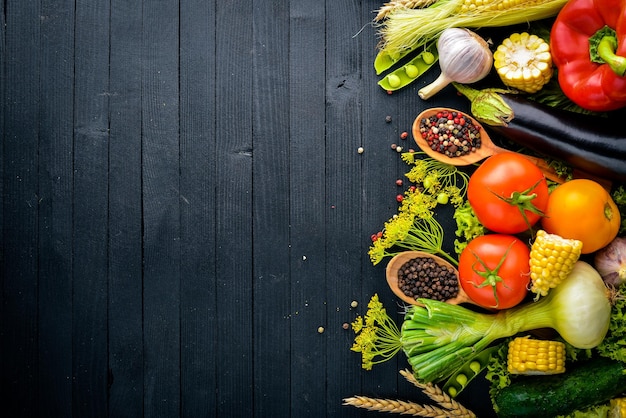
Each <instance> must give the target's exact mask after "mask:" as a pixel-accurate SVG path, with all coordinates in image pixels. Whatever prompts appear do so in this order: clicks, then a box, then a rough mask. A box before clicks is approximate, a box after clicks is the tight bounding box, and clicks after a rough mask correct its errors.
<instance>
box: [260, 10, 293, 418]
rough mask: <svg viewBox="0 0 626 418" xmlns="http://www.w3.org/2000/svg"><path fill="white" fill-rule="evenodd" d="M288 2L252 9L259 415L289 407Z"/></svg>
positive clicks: (282, 413)
mask: <svg viewBox="0 0 626 418" xmlns="http://www.w3.org/2000/svg"><path fill="white" fill-rule="evenodd" d="M288 3H289V2H288V1H286V0H283V1H275V0H269V1H261V2H255V7H254V14H253V30H254V32H253V57H252V62H253V65H254V72H253V74H254V78H253V86H252V88H253V103H254V107H253V115H254V120H253V125H252V132H253V138H252V140H253V146H254V157H253V158H254V159H253V165H252V167H253V172H252V175H253V179H252V180H253V185H254V189H253V190H254V194H253V196H252V203H253V207H254V217H253V221H252V225H253V240H252V242H253V244H254V250H253V251H254V253H253V263H254V264H253V272H254V281H253V284H254V296H253V297H254V304H253V307H254V317H253V318H254V346H253V350H254V366H255V367H254V390H255V393H256V394H257V395H256V396H255V397H254V409H255V414H257V415H259V416H268V415H272V416H277V417H279V416H288V415H289V413H290V409H289V408H290V402H289V401H290V393H289V382H290V373H289V372H290V366H289V360H290V347H289V341H290V336H289V330H290V326H289V321H288V319H287V318H288V314H289V310H290V301H289V296H290V285H291V281H290V276H289V267H290V252H289V242H290V234H289V193H290V190H289V185H290V182H289V135H290V132H289V104H290V102H289V4H288Z"/></svg>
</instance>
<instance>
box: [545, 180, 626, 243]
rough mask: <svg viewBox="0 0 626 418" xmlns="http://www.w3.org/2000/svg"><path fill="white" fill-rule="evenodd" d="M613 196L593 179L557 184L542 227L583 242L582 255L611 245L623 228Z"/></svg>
mask: <svg viewBox="0 0 626 418" xmlns="http://www.w3.org/2000/svg"><path fill="white" fill-rule="evenodd" d="M620 222H621V219H620V214H619V210H618V209H617V206H616V205H615V202H614V201H613V199H612V198H611V195H610V194H609V193H608V192H607V191H606V190H605V189H604V188H603V187H602V186H600V184H598V183H597V182H595V181H593V180H587V179H575V180H571V181H568V182H566V183H563V184H561V185H559V186H557V187H556V188H555V189H554V190H553V191H552V193H550V197H549V199H548V207H547V209H546V212H545V217H544V218H543V219H542V221H541V224H542V226H543V229H544V230H545V231H546V232H548V233H551V234H556V235H560V236H562V237H563V238H570V239H577V240H580V241H582V243H583V249H582V253H583V254H589V253H592V252H594V251H597V250H599V249H600V248H602V247H605V246H606V245H608V244H609V243H610V242H611V241H612V240H613V239H614V238H615V237H616V236H617V232H618V230H619V227H620Z"/></svg>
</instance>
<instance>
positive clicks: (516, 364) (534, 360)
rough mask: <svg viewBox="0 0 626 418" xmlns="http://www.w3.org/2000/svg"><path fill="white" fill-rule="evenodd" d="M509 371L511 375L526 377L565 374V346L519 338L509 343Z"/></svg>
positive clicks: (558, 342) (548, 341) (555, 342)
mask: <svg viewBox="0 0 626 418" xmlns="http://www.w3.org/2000/svg"><path fill="white" fill-rule="evenodd" d="M507 370H508V372H509V373H511V374H524V375H534V374H540V375H545V374H558V373H564V372H565V344H563V343H562V342H560V341H551V340H536V339H533V338H530V337H528V336H527V337H517V338H515V339H513V341H511V342H510V343H509V351H508V354H507Z"/></svg>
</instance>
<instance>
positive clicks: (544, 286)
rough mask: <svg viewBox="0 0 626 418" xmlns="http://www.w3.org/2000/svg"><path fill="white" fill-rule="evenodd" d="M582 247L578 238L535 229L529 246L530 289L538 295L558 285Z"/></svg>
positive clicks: (571, 266) (546, 292) (574, 261)
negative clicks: (532, 240) (568, 237)
mask: <svg viewBox="0 0 626 418" xmlns="http://www.w3.org/2000/svg"><path fill="white" fill-rule="evenodd" d="M582 247H583V243H582V242H581V241H579V240H575V239H567V238H563V237H560V236H558V235H556V234H549V233H547V232H546V231H544V230H542V229H540V230H539V231H537V234H536V236H535V241H534V242H533V244H532V246H531V247H530V280H531V288H530V290H531V291H532V292H533V293H535V294H537V297H539V296H545V295H547V294H548V292H549V291H550V289H553V288H555V287H556V286H558V285H559V284H560V283H561V282H562V281H563V280H565V278H566V277H567V276H569V274H570V273H571V272H572V269H573V268H574V264H575V263H576V261H578V259H579V258H580V254H581V250H582Z"/></svg>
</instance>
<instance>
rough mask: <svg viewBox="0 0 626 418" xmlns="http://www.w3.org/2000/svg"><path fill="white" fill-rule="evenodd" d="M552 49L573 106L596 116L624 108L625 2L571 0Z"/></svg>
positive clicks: (561, 82) (560, 16)
mask: <svg viewBox="0 0 626 418" xmlns="http://www.w3.org/2000/svg"><path fill="white" fill-rule="evenodd" d="M550 47H551V51H552V59H553V61H554V64H555V65H556V67H557V69H558V80H559V85H560V86H561V89H562V90H563V92H564V93H565V95H566V96H567V97H569V98H570V99H571V100H572V101H573V102H574V103H576V104H578V105H579V106H580V107H582V108H584V109H588V110H593V111H609V110H615V109H618V108H621V107H624V106H626V76H625V75H624V74H625V73H626V0H570V1H569V2H568V3H567V4H566V5H565V6H564V7H563V8H562V9H561V11H560V12H559V14H558V15H557V17H556V19H555V22H554V25H553V26H552V31H551V33H550Z"/></svg>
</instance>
